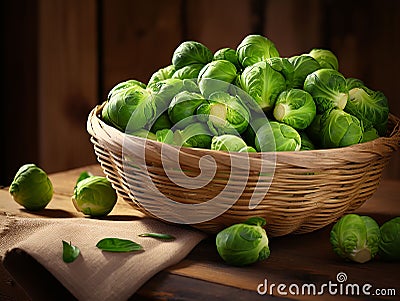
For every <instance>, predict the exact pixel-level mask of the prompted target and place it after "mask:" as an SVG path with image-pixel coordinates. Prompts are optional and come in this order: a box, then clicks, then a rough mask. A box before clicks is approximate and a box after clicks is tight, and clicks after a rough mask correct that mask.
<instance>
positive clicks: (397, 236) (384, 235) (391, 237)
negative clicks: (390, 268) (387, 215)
mask: <svg viewBox="0 0 400 301" xmlns="http://www.w3.org/2000/svg"><path fill="white" fill-rule="evenodd" d="M380 231H381V240H380V243H379V252H378V254H379V258H381V259H383V260H388V261H394V260H400V217H395V218H392V219H391V220H389V221H387V222H386V223H384V224H383V225H382V226H381V228H380Z"/></svg>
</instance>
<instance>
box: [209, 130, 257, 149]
mask: <svg viewBox="0 0 400 301" xmlns="http://www.w3.org/2000/svg"><path fill="white" fill-rule="evenodd" d="M211 149H212V150H217V151H228V152H239V153H244V152H256V150H255V149H254V148H253V147H251V146H247V144H246V142H244V140H243V139H242V138H241V137H239V136H235V135H231V134H225V135H221V136H214V137H213V138H212V141H211Z"/></svg>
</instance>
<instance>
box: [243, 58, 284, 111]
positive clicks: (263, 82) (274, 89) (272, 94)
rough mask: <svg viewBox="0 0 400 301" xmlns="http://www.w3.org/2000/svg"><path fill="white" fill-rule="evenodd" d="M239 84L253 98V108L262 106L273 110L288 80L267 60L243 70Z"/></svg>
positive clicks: (264, 109) (264, 108) (267, 109)
mask: <svg viewBox="0 0 400 301" xmlns="http://www.w3.org/2000/svg"><path fill="white" fill-rule="evenodd" d="M239 86H240V87H241V88H242V89H243V90H244V91H245V92H246V93H247V94H248V95H249V96H250V97H252V98H253V100H254V102H253V105H252V104H251V103H250V104H249V105H250V106H251V108H252V109H253V110H258V109H259V108H261V109H262V110H263V111H265V112H268V111H271V110H272V109H273V107H274V105H275V101H276V98H277V97H278V95H279V94H280V93H281V92H282V91H284V90H285V89H286V81H285V78H284V77H283V75H282V74H281V73H279V72H278V71H275V70H274V69H272V67H271V66H270V65H269V64H268V63H267V62H259V63H256V64H254V65H252V66H250V67H247V68H245V69H244V70H243V72H242V74H241V75H240V79H239Z"/></svg>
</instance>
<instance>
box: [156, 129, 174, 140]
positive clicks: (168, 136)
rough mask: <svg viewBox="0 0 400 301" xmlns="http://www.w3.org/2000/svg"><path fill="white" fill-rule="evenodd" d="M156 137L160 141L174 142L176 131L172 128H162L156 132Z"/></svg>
mask: <svg viewBox="0 0 400 301" xmlns="http://www.w3.org/2000/svg"><path fill="white" fill-rule="evenodd" d="M156 139H157V141H158V142H164V143H168V144H174V132H173V131H172V130H170V129H162V130H158V131H157V132H156Z"/></svg>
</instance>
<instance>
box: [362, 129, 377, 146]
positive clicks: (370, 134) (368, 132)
mask: <svg viewBox="0 0 400 301" xmlns="http://www.w3.org/2000/svg"><path fill="white" fill-rule="evenodd" d="M376 138H379V134H378V131H377V130H376V129H375V128H374V127H370V128H368V129H364V132H363V135H362V139H361V141H360V143H363V142H368V141H372V140H375V139H376Z"/></svg>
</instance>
